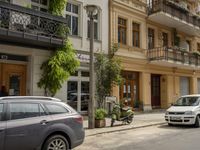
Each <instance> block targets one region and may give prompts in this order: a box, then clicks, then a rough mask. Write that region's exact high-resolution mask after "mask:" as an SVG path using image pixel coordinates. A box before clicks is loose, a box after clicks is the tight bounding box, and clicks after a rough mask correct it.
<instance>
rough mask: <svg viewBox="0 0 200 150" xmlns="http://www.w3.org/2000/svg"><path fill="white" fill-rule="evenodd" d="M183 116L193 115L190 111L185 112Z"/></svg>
mask: <svg viewBox="0 0 200 150" xmlns="http://www.w3.org/2000/svg"><path fill="white" fill-rule="evenodd" d="M185 115H193V112H192V111H186V112H185Z"/></svg>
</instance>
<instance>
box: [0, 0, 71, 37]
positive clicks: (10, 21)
mask: <svg viewBox="0 0 200 150" xmlns="http://www.w3.org/2000/svg"><path fill="white" fill-rule="evenodd" d="M0 29H3V30H6V31H17V32H23V33H28V34H34V35H39V36H44V37H51V38H52V37H53V38H59V39H63V38H65V37H66V36H67V33H68V28H67V20H66V19H65V18H63V17H58V16H54V15H51V14H49V13H45V12H40V11H36V10H33V9H29V8H25V7H21V6H18V5H13V4H9V3H5V2H2V1H0Z"/></svg>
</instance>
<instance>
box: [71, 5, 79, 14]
mask: <svg viewBox="0 0 200 150" xmlns="http://www.w3.org/2000/svg"><path fill="white" fill-rule="evenodd" d="M72 12H73V13H75V14H78V6H77V5H72Z"/></svg>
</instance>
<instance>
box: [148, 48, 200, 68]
mask: <svg viewBox="0 0 200 150" xmlns="http://www.w3.org/2000/svg"><path fill="white" fill-rule="evenodd" d="M147 57H148V60H149V61H167V62H172V63H173V62H174V63H180V64H185V65H193V66H200V55H198V54H196V53H191V52H188V51H183V50H180V48H172V47H171V48H170V47H159V48H154V49H149V50H148V51H147Z"/></svg>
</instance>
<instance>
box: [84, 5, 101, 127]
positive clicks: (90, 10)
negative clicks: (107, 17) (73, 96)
mask: <svg viewBox="0 0 200 150" xmlns="http://www.w3.org/2000/svg"><path fill="white" fill-rule="evenodd" d="M84 8H85V9H86V11H87V14H88V17H89V18H90V28H89V30H90V87H89V89H90V99H89V103H88V127H89V129H93V128H94V125H95V117H94V103H95V100H94V99H95V80H94V53H93V51H94V17H95V16H96V15H97V14H98V10H99V7H98V6H96V5H86V6H85V7H84Z"/></svg>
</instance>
